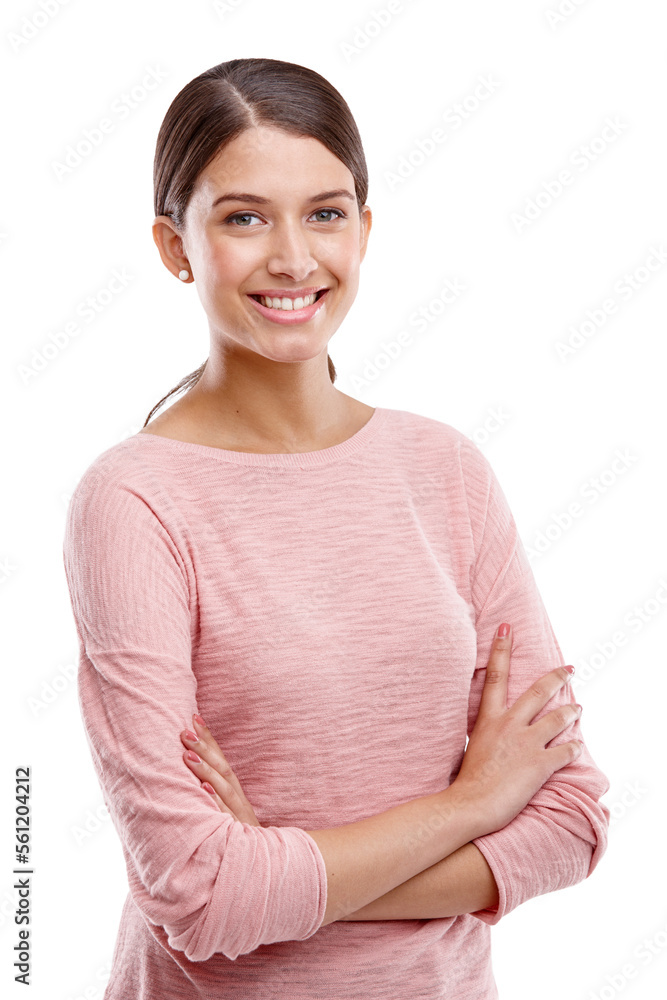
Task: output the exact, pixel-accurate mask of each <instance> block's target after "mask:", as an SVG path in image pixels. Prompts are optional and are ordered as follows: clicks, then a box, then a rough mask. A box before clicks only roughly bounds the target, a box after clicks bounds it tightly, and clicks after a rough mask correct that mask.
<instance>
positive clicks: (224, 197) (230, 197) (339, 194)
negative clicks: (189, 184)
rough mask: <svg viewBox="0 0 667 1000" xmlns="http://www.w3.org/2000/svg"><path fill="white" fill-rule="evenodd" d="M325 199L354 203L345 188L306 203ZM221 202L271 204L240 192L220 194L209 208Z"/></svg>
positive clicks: (267, 200) (316, 196) (267, 199)
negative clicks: (346, 200) (345, 200)
mask: <svg viewBox="0 0 667 1000" xmlns="http://www.w3.org/2000/svg"><path fill="white" fill-rule="evenodd" d="M327 198H349V199H350V201H354V195H353V194H350V192H349V191H347V190H346V189H345V188H336V189H335V190H333V191H322V192H321V193H320V194H316V195H313V197H312V198H309V199H308V201H309V203H312V202H314V201H326V200H327ZM221 201H250V202H253V203H254V204H255V205H269V204H270V203H271V199H270V198H262V196H261V195H258V194H246V193H244V192H242V191H241V192H239V191H230V192H229V193H228V194H221V195H220V196H219V197H218V198H216V199H215V201H214V202H213V204H212V205H211V208H215V206H216V205H219V204H220V202H221Z"/></svg>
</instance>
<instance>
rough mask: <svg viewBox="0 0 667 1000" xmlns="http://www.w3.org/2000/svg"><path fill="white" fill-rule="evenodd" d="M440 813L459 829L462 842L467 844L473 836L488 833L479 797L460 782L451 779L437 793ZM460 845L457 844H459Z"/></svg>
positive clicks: (481, 835)
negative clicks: (445, 786)
mask: <svg viewBox="0 0 667 1000" xmlns="http://www.w3.org/2000/svg"><path fill="white" fill-rule="evenodd" d="M438 797H439V799H440V810H441V813H440V814H441V815H442V816H443V818H444V819H446V820H447V821H448V822H449V823H452V824H454V825H455V828H456V830H457V831H460V836H461V838H462V840H461V845H462V844H468V843H470V842H471V841H472V840H474V839H475V837H483V836H484V834H486V833H488V832H489V831H488V821H487V823H486V824H485V819H484V815H483V810H482V809H481V808H480V802H479V797H478V796H475V794H474V792H473V790H472V789H470V788H466V787H465V786H464V785H463V784H462V783H460V782H459V783H458V784H457V782H456V781H453V782H452V784H451V785H449V787H448V788H445V789H444V790H443V791H442V792H439V793H438ZM461 845H457V848H458V846H461Z"/></svg>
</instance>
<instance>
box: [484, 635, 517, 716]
mask: <svg viewBox="0 0 667 1000" xmlns="http://www.w3.org/2000/svg"><path fill="white" fill-rule="evenodd" d="M501 627H502V626H499V628H501ZM505 628H507V626H505ZM511 649H512V629H511V626H510V630H509V632H508V634H507V635H505V636H499V635H498V631H496V634H495V635H494V637H493V640H492V642H491V653H490V654H489V660H488V663H487V666H486V678H485V680H484V687H483V689H482V697H481V699H480V703H479V711H480V712H481V713H483V712H488V713H489V714H491V715H497V714H499V713H500V712H504V711H506V709H507V678H508V675H509V669H510V652H511Z"/></svg>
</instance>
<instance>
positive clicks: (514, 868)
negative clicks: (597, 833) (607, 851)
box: [471, 804, 591, 925]
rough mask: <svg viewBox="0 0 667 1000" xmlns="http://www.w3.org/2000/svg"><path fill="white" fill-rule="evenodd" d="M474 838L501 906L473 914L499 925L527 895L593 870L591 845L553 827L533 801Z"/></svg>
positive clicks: (564, 884)
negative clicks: (493, 880) (492, 880)
mask: <svg viewBox="0 0 667 1000" xmlns="http://www.w3.org/2000/svg"><path fill="white" fill-rule="evenodd" d="M472 843H473V844H474V845H475V847H477V848H478V850H480V851H481V852H482V854H483V855H484V857H485V858H486V861H487V862H488V864H489V867H490V868H491V871H492V872H493V877H494V878H495V880H496V885H497V886H498V906H497V907H496V908H495V909H491V908H487V909H484V910H476V911H475V912H474V913H473V914H471V915H472V916H473V917H477V918H478V919H479V920H482V921H483V922H484V923H486V924H491V925H493V924H497V923H498V922H499V921H500V920H502V918H503V917H504V916H506V914H508V913H511V911H512V910H514V909H516V907H517V906H520V905H521V903H524V902H526V900H528V899H532V898H534V897H535V896H541V895H542V894H544V893H547V892H554V891H555V890H557V889H564V888H566V887H567V886H570V885H576V884H577V883H578V882H581V881H582V880H583V879H584V878H586V876H587V874H588V872H589V865H590V858H591V846H590V844H588V843H586V842H585V841H583V840H582V839H581V838H579V837H577V836H576V835H574V834H570V833H568V832H566V831H564V830H563V829H562V828H560V827H558V828H554V827H553V824H551V823H550V822H548V821H547V820H545V818H544V817H543V816H542V815H540V813H539V812H538V811H537V810H536V809H535V808H534V807H532V806H531V805H530V804H529V805H528V806H527V807H526V809H525V810H524V811H523V812H521V813H519V814H518V816H515V817H514V819H513V820H512V821H511V822H510V823H508V824H507V826H504V827H502V829H500V830H496V831H495V832H494V833H489V834H486V835H485V836H483V837H477V838H475V839H474V840H473V841H472Z"/></svg>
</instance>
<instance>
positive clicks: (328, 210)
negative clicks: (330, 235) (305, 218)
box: [313, 208, 344, 222]
mask: <svg viewBox="0 0 667 1000" xmlns="http://www.w3.org/2000/svg"><path fill="white" fill-rule="evenodd" d="M334 212H335V213H336V216H337V217H338V218H339V219H342V218H344V215H343V213H342V212H340V211H339V210H338V209H337V208H318V210H317V211H316V212H313V215H332V214H333V213H334ZM317 221H318V222H327V221H328V220H327V219H318V220H317Z"/></svg>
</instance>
